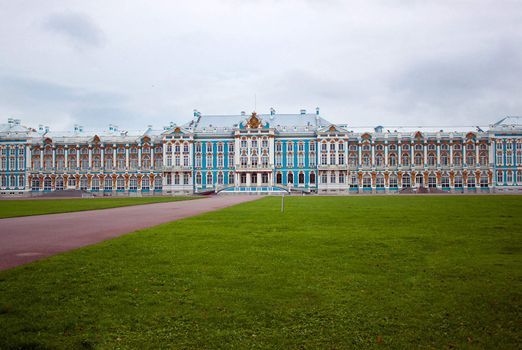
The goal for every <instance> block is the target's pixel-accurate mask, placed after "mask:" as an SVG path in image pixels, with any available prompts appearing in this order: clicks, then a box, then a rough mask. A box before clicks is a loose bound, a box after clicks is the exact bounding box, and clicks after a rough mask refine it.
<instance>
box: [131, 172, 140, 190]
mask: <svg viewBox="0 0 522 350" xmlns="http://www.w3.org/2000/svg"><path fill="white" fill-rule="evenodd" d="M137 189H138V178H137V177H136V176H134V175H133V176H131V178H130V180H129V191H136V190H137Z"/></svg>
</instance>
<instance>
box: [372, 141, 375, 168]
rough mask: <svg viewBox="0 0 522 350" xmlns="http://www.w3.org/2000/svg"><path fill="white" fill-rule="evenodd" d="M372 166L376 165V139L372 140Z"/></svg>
mask: <svg viewBox="0 0 522 350" xmlns="http://www.w3.org/2000/svg"><path fill="white" fill-rule="evenodd" d="M371 150H372V167H375V141H373V140H372V148H371Z"/></svg>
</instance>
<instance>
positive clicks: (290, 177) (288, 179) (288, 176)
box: [287, 172, 294, 184]
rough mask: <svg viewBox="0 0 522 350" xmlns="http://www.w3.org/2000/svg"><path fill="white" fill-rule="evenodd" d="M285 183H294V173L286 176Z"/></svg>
mask: <svg viewBox="0 0 522 350" xmlns="http://www.w3.org/2000/svg"><path fill="white" fill-rule="evenodd" d="M287 183H289V184H293V183H294V173H292V172H289V173H288V175H287Z"/></svg>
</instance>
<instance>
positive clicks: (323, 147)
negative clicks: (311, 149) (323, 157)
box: [321, 142, 327, 151]
mask: <svg viewBox="0 0 522 350" xmlns="http://www.w3.org/2000/svg"><path fill="white" fill-rule="evenodd" d="M326 147H327V146H326V142H323V143H322V144H321V151H326Z"/></svg>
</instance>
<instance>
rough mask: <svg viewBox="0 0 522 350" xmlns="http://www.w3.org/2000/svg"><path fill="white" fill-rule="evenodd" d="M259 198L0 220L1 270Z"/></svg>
mask: <svg viewBox="0 0 522 350" xmlns="http://www.w3.org/2000/svg"><path fill="white" fill-rule="evenodd" d="M258 198H260V197H258V196H212V197H208V198H204V199H197V200H189V201H179V202H168V203H154V204H144V205H137V206H130V207H121V208H111V209H101V210H90V211H80V212H75V213H63V214H49V215H36V216H26V217H19V218H8V219H0V270H5V269H8V268H11V267H15V266H18V265H22V264H26V263H28V262H30V261H33V260H38V259H41V258H43V257H46V256H50V255H54V254H57V253H60V252H64V251H67V250H71V249H75V248H79V247H83V246H86V245H89V244H94V243H98V242H100V241H104V240H106V239H110V238H114V237H118V236H121V235H124V234H126V233H129V232H133V231H136V230H140V229H144V228H147V227H151V226H155V225H159V224H162V223H165V222H169V221H174V220H178V219H183V218H186V217H189V216H194V215H197V214H201V213H205V212H209V211H212V210H216V209H221V208H225V207H229V206H232V205H235V204H239V203H243V202H248V201H252V200H255V199H258ZM13 205H16V204H15V203H13Z"/></svg>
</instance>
